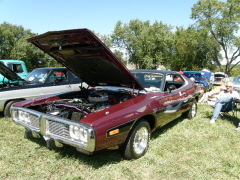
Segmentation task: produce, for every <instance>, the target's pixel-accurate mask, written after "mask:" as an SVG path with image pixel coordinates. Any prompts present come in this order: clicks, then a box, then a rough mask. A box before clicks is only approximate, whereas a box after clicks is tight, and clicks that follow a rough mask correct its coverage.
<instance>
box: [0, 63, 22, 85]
mask: <svg viewBox="0 0 240 180" xmlns="http://www.w3.org/2000/svg"><path fill="white" fill-rule="evenodd" d="M0 74H1V75H3V76H4V77H5V78H7V79H8V80H10V81H20V80H21V81H24V80H23V79H22V78H21V77H20V76H18V75H17V74H16V73H15V72H13V71H12V70H11V69H9V68H8V67H7V66H5V65H4V64H3V63H1V62H0Z"/></svg>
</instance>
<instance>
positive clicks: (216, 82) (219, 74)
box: [213, 72, 228, 86]
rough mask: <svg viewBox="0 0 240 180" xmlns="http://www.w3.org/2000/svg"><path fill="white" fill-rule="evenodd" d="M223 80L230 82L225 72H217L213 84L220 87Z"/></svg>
mask: <svg viewBox="0 0 240 180" xmlns="http://www.w3.org/2000/svg"><path fill="white" fill-rule="evenodd" d="M222 79H226V80H227V81H228V75H227V74H225V73H224V72H215V73H214V81H213V84H214V85H216V86H219V85H220V84H221V81H222Z"/></svg>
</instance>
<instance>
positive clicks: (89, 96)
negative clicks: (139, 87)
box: [29, 90, 136, 121]
mask: <svg viewBox="0 0 240 180" xmlns="http://www.w3.org/2000/svg"><path fill="white" fill-rule="evenodd" d="M135 96H136V94H133V93H132V91H128V90H116V91H113V90H87V91H84V92H82V91H80V93H79V94H78V95H77V96H75V97H74V98H69V99H68V98H66V97H65V98H63V99H60V100H55V101H52V102H51V103H47V104H42V105H39V106H37V107H36V106H35V107H29V108H30V109H35V110H38V111H41V112H44V113H46V114H50V115H54V116H59V117H62V118H66V119H71V120H73V121H80V120H81V119H83V118H84V117H85V116H86V115H88V114H90V113H94V112H98V111H102V110H103V109H106V108H109V107H111V106H113V105H116V104H119V103H122V102H125V101H127V100H129V99H132V98H133V97H135Z"/></svg>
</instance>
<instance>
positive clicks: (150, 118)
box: [136, 115, 156, 130]
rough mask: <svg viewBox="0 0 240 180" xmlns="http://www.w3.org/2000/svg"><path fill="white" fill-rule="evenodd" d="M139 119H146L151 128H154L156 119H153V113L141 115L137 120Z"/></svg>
mask: <svg viewBox="0 0 240 180" xmlns="http://www.w3.org/2000/svg"><path fill="white" fill-rule="evenodd" d="M140 119H144V120H146V121H147V122H148V123H149V125H150V128H151V130H153V129H154V126H155V121H156V120H155V117H154V116H153V115H145V116H142V117H141V118H139V119H138V120H137V121H139V120H140ZM137 121H136V122H137Z"/></svg>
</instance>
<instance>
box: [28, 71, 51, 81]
mask: <svg viewBox="0 0 240 180" xmlns="http://www.w3.org/2000/svg"><path fill="white" fill-rule="evenodd" d="M49 71H50V70H48V69H34V70H33V71H32V72H31V73H30V74H29V75H28V76H27V77H26V78H25V80H26V81H27V83H30V84H33V83H45V81H46V78H47V75H48V73H49Z"/></svg>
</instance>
